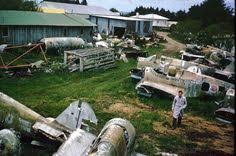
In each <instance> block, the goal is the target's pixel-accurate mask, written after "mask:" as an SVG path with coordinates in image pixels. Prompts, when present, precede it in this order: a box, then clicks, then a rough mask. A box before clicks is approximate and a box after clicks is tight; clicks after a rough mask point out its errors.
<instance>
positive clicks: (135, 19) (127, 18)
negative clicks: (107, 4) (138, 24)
mask: <svg viewBox="0 0 236 156" xmlns="http://www.w3.org/2000/svg"><path fill="white" fill-rule="evenodd" d="M91 16H94V17H102V18H110V19H116V20H124V21H151V20H149V19H140V18H134V17H124V16H105V15H91Z"/></svg>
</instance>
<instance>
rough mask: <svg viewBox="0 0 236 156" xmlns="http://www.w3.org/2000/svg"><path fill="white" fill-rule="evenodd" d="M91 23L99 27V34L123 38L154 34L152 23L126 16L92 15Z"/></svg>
mask: <svg viewBox="0 0 236 156" xmlns="http://www.w3.org/2000/svg"><path fill="white" fill-rule="evenodd" d="M90 21H91V22H93V23H95V24H96V25H97V29H98V32H100V33H104V34H107V35H108V34H109V35H115V36H120V35H121V36H122V35H123V34H124V33H125V32H126V33H133V32H136V33H137V34H139V35H141V36H145V35H148V34H149V33H150V32H152V21H151V20H145V19H138V18H132V17H124V16H106V15H91V16H90Z"/></svg>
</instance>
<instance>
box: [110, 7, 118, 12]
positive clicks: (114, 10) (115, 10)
mask: <svg viewBox="0 0 236 156" xmlns="http://www.w3.org/2000/svg"><path fill="white" fill-rule="evenodd" d="M110 11H111V12H119V11H118V10H117V9H116V8H111V9H110Z"/></svg>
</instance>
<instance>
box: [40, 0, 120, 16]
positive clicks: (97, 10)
mask: <svg viewBox="0 0 236 156" xmlns="http://www.w3.org/2000/svg"><path fill="white" fill-rule="evenodd" d="M39 7H40V8H55V9H64V11H65V12H66V13H74V14H82V15H113V16H116V15H117V13H114V12H111V11H109V10H107V9H105V8H103V7H99V6H86V5H78V4H68V3H57V2H46V1H43V2H41V3H40V4H39Z"/></svg>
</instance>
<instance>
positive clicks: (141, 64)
mask: <svg viewBox="0 0 236 156" xmlns="http://www.w3.org/2000/svg"><path fill="white" fill-rule="evenodd" d="M206 62H208V63H206ZM209 62H212V61H209V60H207V59H204V58H203V59H197V60H195V61H185V60H180V59H176V58H170V57H166V56H161V57H160V58H158V57H157V56H156V55H153V56H150V57H147V58H144V57H139V58H138V64H137V68H135V69H132V70H131V78H132V79H134V80H141V79H142V78H143V76H144V69H145V68H146V67H152V68H154V69H158V70H159V71H160V72H162V73H164V74H167V73H168V70H169V67H170V66H175V68H176V69H177V70H180V69H188V68H189V67H194V66H196V67H197V68H196V67H195V68H194V69H200V70H198V71H194V72H197V73H199V74H204V75H208V76H211V77H214V78H217V79H220V80H223V81H225V82H229V83H234V81H235V73H234V61H232V62H231V63H230V64H229V65H228V66H227V67H226V68H224V69H223V70H220V69H218V68H216V65H215V64H213V63H211V64H210V63H209Z"/></svg>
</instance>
